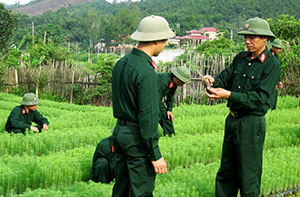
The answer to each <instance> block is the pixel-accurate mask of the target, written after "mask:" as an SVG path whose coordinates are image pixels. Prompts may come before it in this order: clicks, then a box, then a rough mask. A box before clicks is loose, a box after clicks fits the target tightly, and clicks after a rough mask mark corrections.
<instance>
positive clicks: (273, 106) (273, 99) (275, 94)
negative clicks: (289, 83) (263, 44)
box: [270, 49, 280, 110]
mask: <svg viewBox="0 0 300 197" xmlns="http://www.w3.org/2000/svg"><path fill="white" fill-rule="evenodd" d="M270 52H271V54H272V55H273V56H274V57H275V58H276V59H277V60H278V62H279V63H280V61H279V58H278V55H277V54H276V53H275V52H274V51H273V50H272V49H270ZM278 86H279V84H277V88H279V87H278ZM277 97H278V90H277V89H275V92H274V96H272V97H271V110H275V109H276V105H277Z"/></svg>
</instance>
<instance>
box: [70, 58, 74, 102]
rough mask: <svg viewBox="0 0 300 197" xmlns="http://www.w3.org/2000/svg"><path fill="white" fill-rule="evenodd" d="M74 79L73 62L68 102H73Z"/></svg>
mask: <svg viewBox="0 0 300 197" xmlns="http://www.w3.org/2000/svg"><path fill="white" fill-rule="evenodd" d="M74 79H75V69H74V62H73V63H72V86H71V91H70V103H72V102H73V88H74V81H75V80H74Z"/></svg>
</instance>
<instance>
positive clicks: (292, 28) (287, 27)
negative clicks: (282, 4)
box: [268, 14, 300, 44]
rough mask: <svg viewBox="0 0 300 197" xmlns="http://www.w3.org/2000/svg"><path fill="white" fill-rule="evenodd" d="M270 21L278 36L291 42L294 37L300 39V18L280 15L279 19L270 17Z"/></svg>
mask: <svg viewBox="0 0 300 197" xmlns="http://www.w3.org/2000/svg"><path fill="white" fill-rule="evenodd" d="M268 22H269V24H270V27H271V30H272V31H273V33H274V34H275V35H276V36H277V37H278V38H280V39H282V40H287V41H289V42H290V43H291V44H292V43H293V42H292V41H293V40H294V39H297V38H298V39H300V20H297V19H296V18H295V17H294V16H289V15H288V14H285V15H280V17H279V18H278V19H277V20H276V19H272V18H269V19H268Z"/></svg>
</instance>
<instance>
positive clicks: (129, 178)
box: [113, 125, 156, 197]
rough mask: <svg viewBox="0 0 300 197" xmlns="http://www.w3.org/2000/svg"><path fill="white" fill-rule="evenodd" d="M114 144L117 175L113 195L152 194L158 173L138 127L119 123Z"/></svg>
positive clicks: (136, 196)
mask: <svg viewBox="0 0 300 197" xmlns="http://www.w3.org/2000/svg"><path fill="white" fill-rule="evenodd" d="M113 145H114V148H115V176H116V182H115V184H114V188H113V196H114V197H127V196H134V197H138V196H145V197H146V196H147V197H148V196H152V192H153V190H154V181H155V176H156V174H155V171H154V168H153V165H152V163H151V161H150V160H149V158H148V156H147V153H146V151H145V146H144V143H143V141H142V138H141V136H140V133H139V129H138V127H137V126H120V125H117V126H116V127H115V129H114V133H113Z"/></svg>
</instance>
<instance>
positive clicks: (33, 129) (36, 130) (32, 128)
mask: <svg viewBox="0 0 300 197" xmlns="http://www.w3.org/2000/svg"><path fill="white" fill-rule="evenodd" d="M30 130H32V131H34V132H39V129H38V128H37V127H33V126H30Z"/></svg>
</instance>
